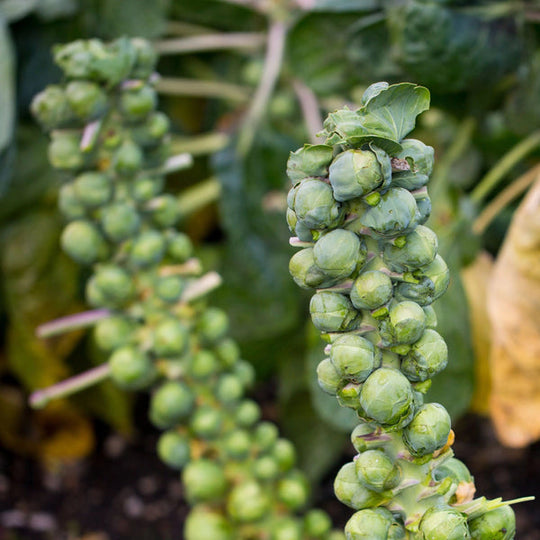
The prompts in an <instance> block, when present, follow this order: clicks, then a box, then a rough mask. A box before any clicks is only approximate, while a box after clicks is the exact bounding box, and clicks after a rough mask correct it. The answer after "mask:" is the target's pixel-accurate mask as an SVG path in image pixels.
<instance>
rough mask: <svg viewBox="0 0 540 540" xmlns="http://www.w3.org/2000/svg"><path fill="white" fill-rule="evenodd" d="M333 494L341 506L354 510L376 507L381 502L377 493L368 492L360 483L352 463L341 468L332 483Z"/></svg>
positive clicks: (381, 498)
mask: <svg viewBox="0 0 540 540" xmlns="http://www.w3.org/2000/svg"><path fill="white" fill-rule="evenodd" d="M334 492H335V494H336V497H337V498H338V499H339V500H340V501H341V502H342V503H343V504H346V505H347V506H348V507H350V508H354V509H355V510H362V509H364V508H369V507H370V506H377V505H378V504H380V503H381V501H382V500H383V497H382V496H381V495H380V494H379V493H377V492H375V491H370V490H369V489H367V488H366V487H365V486H364V485H363V484H361V483H360V481H359V480H358V476H357V475H356V469H355V465H354V463H346V464H345V465H343V467H341V469H340V470H339V472H338V473H337V476H336V479H335V481H334Z"/></svg>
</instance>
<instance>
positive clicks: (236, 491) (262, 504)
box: [227, 481, 270, 523]
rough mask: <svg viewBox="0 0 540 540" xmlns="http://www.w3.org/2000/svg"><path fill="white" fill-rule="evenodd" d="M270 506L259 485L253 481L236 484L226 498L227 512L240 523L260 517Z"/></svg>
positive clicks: (256, 519)
mask: <svg viewBox="0 0 540 540" xmlns="http://www.w3.org/2000/svg"><path fill="white" fill-rule="evenodd" d="M269 508H270V500H269V498H268V495H267V494H266V493H265V492H264V490H263V489H262V488H261V486H260V485H259V484H258V483H257V482H254V481H247V482H244V483H242V484H237V485H236V486H234V487H233V489H232V490H231V492H230V494H229V497H228V499H227V512H228V513H229V515H230V516H231V517H232V518H233V519H234V520H235V521H239V522H241V523H249V522H252V521H258V520H259V519H261V518H262V517H263V516H264V515H265V514H266V512H267V511H268V510H269Z"/></svg>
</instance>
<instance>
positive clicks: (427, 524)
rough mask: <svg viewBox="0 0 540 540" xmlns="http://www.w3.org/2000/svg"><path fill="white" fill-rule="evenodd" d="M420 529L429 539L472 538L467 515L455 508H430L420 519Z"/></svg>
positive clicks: (452, 539) (467, 539)
mask: <svg viewBox="0 0 540 540" xmlns="http://www.w3.org/2000/svg"><path fill="white" fill-rule="evenodd" d="M420 531H421V532H422V533H423V535H424V537H425V538H426V539H429V540H470V538H471V535H470V533H469V528H468V527H467V520H466V519H465V516H464V515H463V514H462V513H461V512H458V511H457V510H454V509H453V508H450V507H447V508H444V507H443V508H436V507H435V508H430V509H429V510H428V511H427V512H426V513H425V514H424V516H423V517H422V521H420Z"/></svg>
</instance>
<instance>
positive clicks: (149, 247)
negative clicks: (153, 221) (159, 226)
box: [129, 231, 165, 268]
mask: <svg viewBox="0 0 540 540" xmlns="http://www.w3.org/2000/svg"><path fill="white" fill-rule="evenodd" d="M164 253H165V239H164V238H163V235H162V234H161V233H159V232H158V231H145V232H143V233H141V234H139V236H137V237H136V238H134V240H133V244H132V245H131V249H130V254H129V258H130V261H131V263H132V264H134V265H135V266H138V267H142V268H144V267H145V266H151V265H153V264H157V263H158V262H159V261H161V259H162V258H163V255H164Z"/></svg>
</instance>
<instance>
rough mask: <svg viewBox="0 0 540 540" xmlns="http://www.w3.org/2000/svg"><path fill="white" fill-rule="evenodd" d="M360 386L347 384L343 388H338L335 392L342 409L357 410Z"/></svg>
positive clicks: (351, 383)
mask: <svg viewBox="0 0 540 540" xmlns="http://www.w3.org/2000/svg"><path fill="white" fill-rule="evenodd" d="M361 389H362V385H360V384H358V383H353V382H350V383H347V384H346V385H345V386H343V387H342V388H340V389H339V390H338V392H337V399H338V403H339V404H340V405H341V406H342V407H349V408H350V409H358V406H359V403H358V400H359V397H360V390H361Z"/></svg>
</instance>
